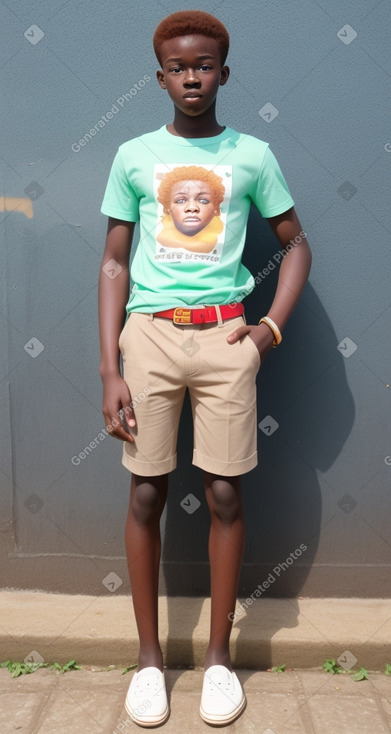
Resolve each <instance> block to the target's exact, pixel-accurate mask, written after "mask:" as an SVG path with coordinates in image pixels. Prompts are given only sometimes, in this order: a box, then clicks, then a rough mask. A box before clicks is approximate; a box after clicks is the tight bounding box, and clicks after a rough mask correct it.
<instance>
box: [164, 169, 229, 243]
mask: <svg viewBox="0 0 391 734" xmlns="http://www.w3.org/2000/svg"><path fill="white" fill-rule="evenodd" d="M169 212H170V214H171V217H172V219H173V222H174V224H175V227H176V229H177V230H179V232H182V234H186V235H188V236H190V237H191V236H193V235H195V234H198V232H200V231H201V230H202V229H204V227H206V226H207V225H208V224H209V222H211V221H212V219H213V217H215V216H218V215H219V213H220V210H219V208H216V207H215V206H214V205H213V192H212V189H211V186H210V185H209V184H208V182H207V181H178V182H177V183H175V184H174V185H173V187H172V189H171V197H170V208H169Z"/></svg>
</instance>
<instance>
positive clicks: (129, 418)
mask: <svg viewBox="0 0 391 734" xmlns="http://www.w3.org/2000/svg"><path fill="white" fill-rule="evenodd" d="M119 413H120V418H121V420H123V421H125V423H126V424H127V425H128V426H129V428H135V427H136V416H135V414H134V410H133V403H132V401H131V400H130V401H129V402H128V403H126V404H124V407H123V408H121V410H120V412H119Z"/></svg>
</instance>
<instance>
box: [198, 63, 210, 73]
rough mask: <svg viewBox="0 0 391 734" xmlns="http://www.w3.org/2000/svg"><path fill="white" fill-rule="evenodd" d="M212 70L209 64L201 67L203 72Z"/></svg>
mask: <svg viewBox="0 0 391 734" xmlns="http://www.w3.org/2000/svg"><path fill="white" fill-rule="evenodd" d="M211 68H212V67H211V66H208V64H202V66H200V69H201V71H210V70H211Z"/></svg>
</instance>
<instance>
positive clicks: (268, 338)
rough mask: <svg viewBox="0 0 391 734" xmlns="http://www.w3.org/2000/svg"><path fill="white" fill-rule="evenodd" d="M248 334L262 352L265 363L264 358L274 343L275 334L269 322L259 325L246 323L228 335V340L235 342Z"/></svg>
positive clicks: (230, 342) (231, 342) (260, 352)
mask: <svg viewBox="0 0 391 734" xmlns="http://www.w3.org/2000/svg"><path fill="white" fill-rule="evenodd" d="M246 334H248V336H249V337H250V339H252V340H253V342H254V344H255V346H256V348H257V349H258V352H259V354H260V357H261V364H263V360H264V359H265V357H266V355H267V353H268V351H269V349H271V347H272V345H273V340H274V336H273V332H272V330H271V329H269V327H268V325H267V324H259V325H258V326H251V325H249V324H244V325H243V326H239V328H238V329H235V331H233V332H232V334H230V335H229V336H227V342H228V343H229V344H235V342H237V341H239V340H240V339H243V337H244V336H246Z"/></svg>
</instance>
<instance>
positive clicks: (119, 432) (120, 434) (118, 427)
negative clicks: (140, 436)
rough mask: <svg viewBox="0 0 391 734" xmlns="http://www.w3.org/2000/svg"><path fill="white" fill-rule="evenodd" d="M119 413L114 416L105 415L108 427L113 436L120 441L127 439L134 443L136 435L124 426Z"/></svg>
mask: <svg viewBox="0 0 391 734" xmlns="http://www.w3.org/2000/svg"><path fill="white" fill-rule="evenodd" d="M120 412H121V411H119V413H120ZM119 413H117V414H116V415H114V416H113V417H112V418H110V417H109V416H108V415H105V423H106V429H107V431H108V433H110V435H111V436H113V438H118V439H119V440H120V441H127V442H128V443H134V437H133V436H132V434H131V433H129V431H128V430H127V429H126V428H125V427H124V426H123V424H122V421H121V417H120V415H119Z"/></svg>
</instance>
